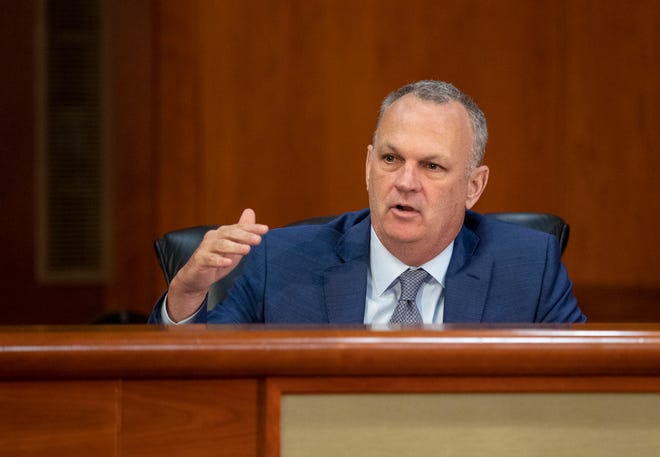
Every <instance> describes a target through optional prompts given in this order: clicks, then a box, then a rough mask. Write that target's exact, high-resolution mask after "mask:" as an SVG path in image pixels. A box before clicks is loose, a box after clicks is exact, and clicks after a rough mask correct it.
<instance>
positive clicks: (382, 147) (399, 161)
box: [366, 94, 488, 265]
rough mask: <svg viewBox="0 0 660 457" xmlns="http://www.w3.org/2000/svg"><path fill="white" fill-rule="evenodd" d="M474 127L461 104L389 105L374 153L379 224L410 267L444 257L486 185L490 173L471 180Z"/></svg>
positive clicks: (369, 171) (372, 188)
mask: <svg viewBox="0 0 660 457" xmlns="http://www.w3.org/2000/svg"><path fill="white" fill-rule="evenodd" d="M472 142H473V135H472V126H471V124H470V120H469V117H468V114H467V111H466V110H465V108H464V107H463V106H462V105H461V104H460V103H458V102H449V103H444V104H437V103H434V102H430V101H426V100H421V99H419V98H417V96H416V95H414V94H408V95H405V96H403V97H401V98H400V99H398V100H397V101H395V102H394V103H393V104H392V105H390V106H389V108H387V110H386V111H385V113H384V115H383V117H382V119H381V122H380V125H379V126H378V129H377V131H376V135H375V140H374V143H375V144H373V145H370V146H369V147H368V149H367V163H366V179H367V190H368V192H369V206H370V208H371V220H372V224H373V227H374V230H375V231H376V234H377V235H378V238H379V239H380V241H381V242H382V243H383V245H384V246H385V247H386V248H387V249H388V250H389V251H390V252H391V253H392V254H394V255H395V256H396V257H397V258H399V259H400V260H401V261H403V262H404V263H407V264H409V265H420V264H422V263H424V262H427V261H428V260H430V259H432V258H433V257H435V256H436V255H438V254H439V253H440V252H441V251H442V250H443V249H444V248H445V247H447V245H449V243H450V242H451V241H452V240H453V239H454V238H455V237H456V235H457V234H458V232H459V230H460V229H461V226H462V224H463V219H464V216H465V209H466V208H468V209H469V208H471V207H472V206H473V205H474V204H475V203H476V202H477V200H478V199H479V196H480V195H481V192H482V191H483V189H484V187H485V186H486V182H487V178H488V168H487V167H485V166H481V167H477V168H476V169H475V170H473V171H472V172H471V173H470V175H469V176H468V164H469V159H470V151H471V149H472Z"/></svg>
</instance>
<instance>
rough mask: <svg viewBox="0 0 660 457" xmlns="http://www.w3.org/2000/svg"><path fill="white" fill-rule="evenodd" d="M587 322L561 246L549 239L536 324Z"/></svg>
mask: <svg viewBox="0 0 660 457" xmlns="http://www.w3.org/2000/svg"><path fill="white" fill-rule="evenodd" d="M586 320H587V318H586V316H585V315H584V314H582V311H581V310H580V308H579V307H578V304H577V299H576V298H575V296H574V295H573V285H572V284H571V280H570V279H569V278H568V273H567V272H566V268H565V267H564V265H563V264H562V262H561V252H560V250H559V244H558V242H557V240H556V238H555V237H549V238H548V244H547V250H546V262H545V269H544V273H543V280H542V284H541V292H540V297H539V306H538V311H537V315H536V322H564V323H576V322H585V321H586Z"/></svg>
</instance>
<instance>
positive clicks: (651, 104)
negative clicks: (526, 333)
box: [2, 0, 660, 321]
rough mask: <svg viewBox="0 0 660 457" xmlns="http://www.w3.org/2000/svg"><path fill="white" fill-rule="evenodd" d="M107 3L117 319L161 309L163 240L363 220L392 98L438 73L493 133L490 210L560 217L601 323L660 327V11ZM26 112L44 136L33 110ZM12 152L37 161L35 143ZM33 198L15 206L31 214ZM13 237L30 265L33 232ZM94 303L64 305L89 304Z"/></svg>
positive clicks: (468, 4)
mask: <svg viewBox="0 0 660 457" xmlns="http://www.w3.org/2000/svg"><path fill="white" fill-rule="evenodd" d="M2 8H3V9H12V8H13V9H14V10H16V9H20V8H16V7H8V6H7V5H6V4H3V6H2ZM23 9H24V10H29V8H23ZM111 9H112V14H111V19H112V20H111V25H112V37H111V38H112V50H113V64H114V84H113V92H114V100H115V102H114V105H115V106H114V111H115V119H114V129H115V138H114V144H115V151H114V154H115V157H116V164H115V168H116V172H115V173H116V191H115V193H116V195H115V215H116V216H115V217H116V222H115V233H116V238H117V240H116V243H115V245H116V251H115V253H114V255H115V266H114V267H115V279H114V281H113V282H112V283H111V284H109V285H107V286H105V288H104V289H103V290H104V291H105V293H101V294H100V295H101V298H99V300H100V301H101V303H100V306H101V307H102V308H103V309H107V310H111V309H117V308H130V309H134V310H138V311H142V312H148V310H149V309H150V307H151V304H152V303H153V301H154V300H155V299H156V298H157V295H158V294H159V292H160V291H161V290H162V288H163V287H164V281H163V280H162V278H161V276H160V272H159V271H158V267H157V264H156V262H155V260H154V257H153V250H152V247H151V242H152V240H153V239H154V238H155V237H156V236H158V235H159V234H162V233H163V232H165V231H168V230H172V229H176V228H180V227H184V226H188V225H194V224H205V223H226V222H231V221H233V220H235V219H236V218H237V217H238V215H239V213H240V211H241V209H242V208H243V207H245V206H251V207H253V208H255V210H256V212H257V216H258V219H259V220H261V221H262V222H265V223H267V224H269V225H271V226H281V225H284V224H286V223H288V222H291V221H294V220H298V219H302V218H306V217H310V216H314V215H319V214H332V213H339V212H343V211H346V210H351V209H357V208H360V207H363V206H365V205H366V204H367V199H366V193H365V186H364V156H365V152H366V146H367V145H368V144H369V142H370V138H371V135H372V131H373V128H374V123H375V119H376V115H377V110H378V105H379V103H380V101H381V99H382V98H383V97H384V96H385V95H386V94H387V92H389V91H390V90H392V89H394V88H396V87H398V86H400V85H402V84H405V83H407V82H409V81H413V80H417V79H422V78H438V79H444V80H448V81H452V82H454V83H456V85H457V86H458V87H460V88H461V89H463V90H464V91H466V92H467V93H469V94H471V95H472V96H473V97H474V98H475V99H476V100H477V102H478V103H479V104H480V106H481V107H482V108H483V110H484V111H485V113H486V116H487V118H488V120H489V126H490V132H491V139H490V142H489V145H488V148H487V154H486V161H487V163H488V164H489V165H490V167H491V170H492V172H491V181H490V183H489V187H488V189H487V191H486V194H485V196H484V197H483V199H482V201H480V202H479V204H478V207H477V209H478V210H480V211H484V212H488V211H544V212H552V213H557V214H560V215H562V216H563V217H565V218H566V219H567V220H568V221H569V222H570V224H571V227H572V235H571V242H570V243H569V247H568V250H567V252H566V254H565V261H566V265H567V267H568V269H569V273H570V275H571V277H572V278H573V280H574V282H575V283H576V293H577V294H578V298H579V299H580V300H581V302H582V304H583V306H584V308H585V310H587V311H588V312H591V314H592V316H595V319H596V320H647V319H658V318H660V309H659V308H660V304H659V303H658V298H660V241H658V238H657V237H656V236H655V233H654V229H655V227H657V226H658V222H660V220H659V219H660V211H659V210H660V205H659V203H658V191H657V190H656V183H655V178H656V174H657V171H656V170H657V169H658V168H659V165H660V159H659V158H658V153H657V150H656V149H657V147H656V145H657V144H658V143H659V140H660V138H659V137H660V134H659V133H658V132H659V129H658V128H657V119H658V118H659V114H660V112H659V111H660V103H659V102H660V96H659V95H660V94H659V90H658V80H660V77H659V76H660V72H659V71H658V70H659V67H660V58H659V57H658V56H659V55H660V52H659V51H660V50H659V49H658V47H659V44H660V32H659V31H660V27H659V26H660V1H658V0H639V1H635V2H620V1H616V0H604V1H595V0H561V1H557V0H539V1H533V2H532V1H524V0H502V1H498V2H492V1H487V0H444V1H436V0H408V1H405V2H404V1H400V0H397V1H395V0H361V1H351V0H311V1H306V0H291V1H287V2H272V1H267V0H252V1H249V2H234V1H229V0H217V1H210V0H209V1H202V0H197V1H182V0H163V1H157V2H151V1H146V0H144V1H138V2H132V1H127V0H121V1H117V2H113V3H112V8H111ZM15 14H19V15H20V14H23V15H24V14H26V13H25V12H24V11H23V12H22V13H21V12H19V13H15ZM24 22H25V21H24ZM28 22H29V21H28ZM7 25H8V27H10V28H11V24H7ZM19 46H20V45H19ZM3 50H4V48H3ZM24 50H25V49H24ZM28 51H29V49H28ZM3 52H4V51H3ZM7 52H14V53H15V54H16V53H18V51H15V50H11V49H8V51H7ZM20 56H22V54H20ZM2 78H9V79H10V81H9V82H11V81H14V83H15V82H16V81H15V80H12V79H11V78H15V77H14V76H7V75H5V76H3V77H2ZM5 85H6V84H5ZM4 89H6V87H5V88H3V94H5V92H7V91H6V90H4ZM28 89H29V85H25V84H23V85H22V86H21V90H22V91H23V92H27V91H28ZM7 94H8V92H7ZM7 94H5V95H3V100H5V99H7V97H9V95H7ZM27 95H29V94H27ZM28 98H29V97H28ZM11 100H14V98H13V97H12V98H11ZM16 109H17V110H18V111H19V112H20V113H19V114H22V115H23V117H22V118H21V117H20V116H19V119H23V121H22V122H24V123H28V122H30V115H31V111H30V107H21V106H17V107H16ZM21 110H22V111H21ZM4 130H7V129H6V126H3V131H4ZM29 130H30V128H27V133H26V132H22V133H21V131H20V130H19V131H17V132H14V133H13V134H14V135H18V136H20V135H27V134H29V133H30V132H29ZM19 140H20V141H19ZM12 141H14V143H15V144H16V147H17V148H19V150H21V151H24V152H25V153H26V154H29V153H30V151H29V148H30V147H31V143H30V141H31V140H30V139H29V138H28V139H25V138H24V137H22V136H20V138H19V139H16V138H13V139H12ZM26 149H27V150H26ZM5 155H10V154H9V153H8V152H5V151H4V150H3V156H5ZM14 162H16V161H14ZM21 164H22V162H21ZM21 164H18V165H21ZM4 173H5V174H7V172H6V171H5V172H4ZM16 185H17V186H18V184H16ZM23 185H24V184H23ZM12 195H18V194H17V193H16V191H15V190H13V193H12ZM23 198H24V199H21V198H17V199H16V200H15V201H11V202H10V206H9V208H10V211H11V210H12V209H15V210H16V211H17V212H18V213H19V214H23V213H22V211H23V210H24V208H23V207H22V206H21V205H24V204H27V205H28V206H29V205H31V202H29V201H26V200H25V198H27V197H23ZM24 220H25V221H26V222H28V223H29V222H30V218H29V217H27V216H25V218H24ZM3 230H4V228H3ZM16 232H17V231H16V230H14V231H13V232H12V233H11V237H12V240H13V241H14V242H15V243H17V244H18V245H21V246H22V245H26V246H27V248H28V253H29V251H30V249H31V246H32V244H31V243H32V241H31V238H30V236H31V235H29V234H28V235H29V236H28V235H25V234H21V233H16ZM15 256H16V257H20V256H21V253H16V254H15ZM20 258H21V259H22V257H20ZM10 260H11V259H10ZM21 264H26V262H25V261H23V260H21ZM26 274H27V275H29V274H30V272H29V271H23V272H22V273H21V275H20V276H19V275H18V274H16V275H14V276H13V282H12V283H11V284H13V285H12V286H11V287H10V285H9V284H8V286H7V287H8V288H11V289H12V290H14V291H15V292H14V293H13V295H11V296H12V297H16V298H17V297H20V296H21V294H20V293H19V292H18V291H19V290H31V289H30V288H32V289H34V288H35V287H36V286H35V285H34V283H33V282H30V281H31V279H26V278H25V276H24V275H26ZM21 281H22V282H21ZM80 290H82V289H80V288H78V289H72V290H71V294H70V297H73V296H74V295H75V293H78V294H79V295H80ZM44 292H46V291H44ZM83 295H84V294H83ZM38 297H39V294H37V293H33V294H31V295H30V299H31V300H33V302H32V304H34V303H38V301H39V298H38ZM84 299H85V297H84V296H83V297H79V298H78V299H77V300H73V299H70V300H69V301H68V303H69V305H63V304H61V303H67V301H65V300H62V301H61V303H60V302H58V303H60V305H59V306H63V307H66V306H69V307H76V306H79V308H81V309H82V306H83V305H82V303H83V302H84ZM622 300H623V301H622ZM74 302H76V303H79V304H80V305H75V303H74ZM631 310H634V311H633V312H632V313H631ZM81 315H83V314H82V313H81ZM30 317H31V316H30V315H29V313H27V312H25V313H24V318H23V320H24V321H25V320H29V319H30ZM55 321H57V320H55Z"/></svg>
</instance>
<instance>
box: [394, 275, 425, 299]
mask: <svg viewBox="0 0 660 457" xmlns="http://www.w3.org/2000/svg"><path fill="white" fill-rule="evenodd" d="M428 277H429V274H428V273H427V272H426V270H424V269H423V268H419V269H417V270H411V269H408V270H406V271H404V272H403V273H401V275H400V276H399V281H401V296H400V297H399V299H400V300H411V301H414V300H415V297H417V292H418V291H419V288H420V287H421V286H422V284H423V283H424V281H426V278H428Z"/></svg>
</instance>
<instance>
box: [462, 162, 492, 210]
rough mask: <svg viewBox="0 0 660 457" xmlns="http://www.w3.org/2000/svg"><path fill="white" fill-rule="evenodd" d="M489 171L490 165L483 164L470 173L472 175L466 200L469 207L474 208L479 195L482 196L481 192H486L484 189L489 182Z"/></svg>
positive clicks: (466, 205) (469, 179)
mask: <svg viewBox="0 0 660 457" xmlns="http://www.w3.org/2000/svg"><path fill="white" fill-rule="evenodd" d="M488 173H489V170H488V167H487V166H486V165H482V166H480V167H477V168H475V169H474V170H473V171H472V173H471V174H470V177H469V178H468V189H467V190H468V191H467V199H466V200H465V207H466V208H467V209H470V208H472V207H473V206H474V205H475V204H476V203H477V201H478V200H479V197H481V194H482V193H483V192H484V189H486V184H488Z"/></svg>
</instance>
